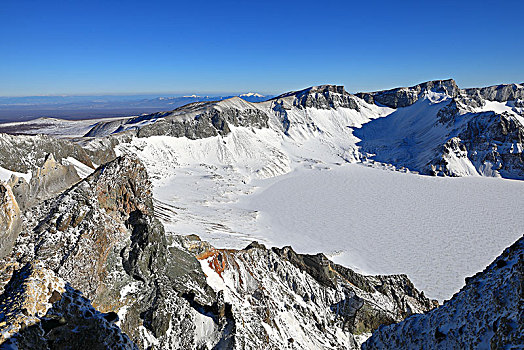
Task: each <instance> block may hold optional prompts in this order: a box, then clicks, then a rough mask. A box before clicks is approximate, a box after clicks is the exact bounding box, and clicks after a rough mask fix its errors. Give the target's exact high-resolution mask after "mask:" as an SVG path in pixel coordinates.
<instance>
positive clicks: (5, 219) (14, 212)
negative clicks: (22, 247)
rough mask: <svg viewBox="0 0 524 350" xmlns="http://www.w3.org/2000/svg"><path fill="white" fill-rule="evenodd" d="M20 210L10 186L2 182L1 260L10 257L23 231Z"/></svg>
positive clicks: (0, 219) (0, 203)
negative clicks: (21, 230)
mask: <svg viewBox="0 0 524 350" xmlns="http://www.w3.org/2000/svg"><path fill="white" fill-rule="evenodd" d="M21 224H22V220H21V216H20V208H19V207H18V203H17V202H16V198H15V195H14V194H13V191H11V187H10V186H9V185H6V184H3V183H2V182H0V259H1V258H3V257H4V256H6V255H8V254H9V253H10V252H11V249H12V248H13V245H14V243H15V241H16V239H17V238H18V233H19V232H20V229H21Z"/></svg>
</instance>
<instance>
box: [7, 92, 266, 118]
mask: <svg viewBox="0 0 524 350" xmlns="http://www.w3.org/2000/svg"><path fill="white" fill-rule="evenodd" d="M235 96H238V97H240V98H242V99H244V100H246V101H249V102H262V101H265V100H267V99H270V98H272V97H273V96H272V95H267V96H264V95H262V94H259V93H256V92H247V93H242V94H238V95H234V94H231V95H229V94H225V95H197V94H191V95H185V96H158V95H121V96H120V95H100V96H96V95H92V96H22V97H0V123H1V122H12V121H27V120H31V119H34V118H40V117H54V118H63V119H70V120H73V119H93V118H105V117H122V116H128V115H141V114H144V113H152V112H157V111H159V110H165V109H173V108H176V107H180V106H183V105H186V104H188V103H192V102H202V101H221V100H225V99H228V98H231V97H235Z"/></svg>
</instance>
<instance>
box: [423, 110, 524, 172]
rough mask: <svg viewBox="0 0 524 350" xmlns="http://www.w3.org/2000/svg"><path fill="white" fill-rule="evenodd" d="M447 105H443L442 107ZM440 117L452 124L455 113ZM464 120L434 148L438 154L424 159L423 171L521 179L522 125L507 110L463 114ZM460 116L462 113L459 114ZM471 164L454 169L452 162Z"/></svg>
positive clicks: (523, 156)
mask: <svg viewBox="0 0 524 350" xmlns="http://www.w3.org/2000/svg"><path fill="white" fill-rule="evenodd" d="M445 108H447V107H445ZM441 111H442V110H440V111H439V115H440V121H441V122H442V121H444V122H446V123H449V124H450V125H452V124H453V123H454V118H455V116H458V114H456V115H455V116H452V117H451V118H450V119H445V120H444V118H447V117H444V115H443V114H440V112H441ZM466 116H467V117H468V119H467V122H466V123H464V124H463V126H461V127H460V128H458V129H456V130H455V131H454V134H455V135H457V136H455V137H452V138H450V139H449V140H448V141H446V142H445V144H444V145H442V146H441V147H440V149H439V151H438V156H437V157H436V158H435V159H433V160H431V161H430V162H428V165H427V166H426V167H425V168H424V169H423V170H422V172H423V173H428V174H431V175H444V176H463V175H476V174H481V175H485V176H502V177H505V178H511V179H524V154H523V150H524V125H522V123H521V122H520V120H518V119H517V118H515V117H514V116H512V115H510V114H509V113H507V112H504V113H501V114H499V113H495V112H483V113H475V114H471V113H469V114H466ZM462 118H464V117H462ZM457 162H462V163H464V164H466V163H468V164H471V166H470V167H471V173H469V174H464V173H463V170H462V169H460V168H459V170H461V171H462V172H457V167H456V164H457Z"/></svg>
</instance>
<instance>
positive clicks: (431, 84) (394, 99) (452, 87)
mask: <svg viewBox="0 0 524 350" xmlns="http://www.w3.org/2000/svg"><path fill="white" fill-rule="evenodd" d="M429 91H434V92H438V93H445V94H447V95H448V96H450V97H457V96H458V95H459V94H460V89H459V87H458V86H457V84H456V83H455V81H454V80H453V79H448V80H433V81H428V82H426V83H422V84H418V85H415V86H412V87H407V88H396V89H391V90H385V91H377V92H361V93H357V94H356V96H358V97H360V98H362V99H363V100H364V101H366V102H367V103H378V104H381V105H384V106H387V107H391V108H400V107H407V106H410V105H412V104H414V103H415V102H417V101H418V100H419V99H420V98H421V97H423V96H424V93H426V92H429Z"/></svg>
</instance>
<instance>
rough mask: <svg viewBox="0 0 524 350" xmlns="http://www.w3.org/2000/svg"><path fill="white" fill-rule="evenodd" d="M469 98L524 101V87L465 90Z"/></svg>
mask: <svg viewBox="0 0 524 350" xmlns="http://www.w3.org/2000/svg"><path fill="white" fill-rule="evenodd" d="M464 91H465V92H466V94H467V95H468V96H471V97H472V98H481V99H484V100H489V101H497V102H507V101H514V100H519V99H520V100H523V99H524V85H522V84H501V85H494V86H487V87H483V88H470V89H464Z"/></svg>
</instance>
